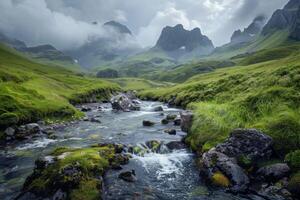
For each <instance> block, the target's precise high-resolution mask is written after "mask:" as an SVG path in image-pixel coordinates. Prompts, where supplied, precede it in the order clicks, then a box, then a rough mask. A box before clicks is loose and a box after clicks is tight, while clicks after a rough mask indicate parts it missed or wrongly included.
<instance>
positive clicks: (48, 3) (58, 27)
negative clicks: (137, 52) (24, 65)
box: [0, 0, 288, 50]
mask: <svg viewBox="0 0 300 200" xmlns="http://www.w3.org/2000/svg"><path fill="white" fill-rule="evenodd" d="M287 1H288V0H272V1H262V0H169V1H165V0H152V1H146V0H130V1H126V2H125V1H123V0H110V1H107V0H106V1H104V0H85V1H81V0H2V1H0V8H1V13H0V31H1V32H3V33H5V34H7V35H8V36H10V37H13V38H17V39H19V40H22V41H25V42H26V43H27V44H28V45H30V46H33V45H39V44H52V45H53V46H55V47H56V48H58V49H62V50H68V49H74V48H78V47H80V46H82V45H84V44H85V43H87V42H90V41H91V38H92V39H94V38H111V37H112V35H114V34H111V32H108V31H107V30H105V29H103V27H102V24H103V23H105V22H107V21H110V20H115V21H118V22H120V23H122V24H125V25H126V26H128V28H129V29H130V30H131V31H132V32H133V33H134V36H133V37H134V38H135V39H132V38H126V39H125V40H124V41H125V42H124V41H119V42H117V43H116V44H115V46H120V45H122V48H123V47H124V46H128V45H129V46H131V45H133V46H139V45H140V46H143V47H149V46H154V45H155V43H156V41H157V39H158V37H159V35H160V32H161V30H162V28H163V27H165V26H167V25H169V26H173V25H176V24H183V25H184V27H185V28H186V29H193V28H195V27H199V28H200V29H201V31H202V33H203V34H205V35H207V36H208V37H209V38H210V39H211V40H212V41H213V43H214V44H215V45H216V46H220V45H222V44H225V43H227V42H228V41H229V39H230V36H231V34H232V33H233V31H234V30H236V29H243V28H245V27H246V26H248V25H249V24H250V23H251V21H252V20H253V19H254V18H255V17H256V16H257V15H262V14H263V15H265V16H267V17H270V16H271V14H272V13H273V12H274V11H275V10H276V9H278V8H281V7H283V6H284V4H286V3H287ZM16 13H17V14H16ZM94 21H97V22H98V25H93V24H92V22H94Z"/></svg>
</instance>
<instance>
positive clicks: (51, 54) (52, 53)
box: [22, 44, 75, 64]
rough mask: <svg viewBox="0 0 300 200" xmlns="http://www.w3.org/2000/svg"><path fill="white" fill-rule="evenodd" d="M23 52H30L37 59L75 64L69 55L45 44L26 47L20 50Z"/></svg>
mask: <svg viewBox="0 0 300 200" xmlns="http://www.w3.org/2000/svg"><path fill="white" fill-rule="evenodd" d="M22 51H23V52H26V53H29V54H32V57H34V58H38V59H47V60H52V61H62V62H68V63H72V64H75V61H74V59H73V58H71V57H70V56H67V55H65V54H64V53H63V52H61V51H59V50H57V49H56V48H55V47H53V46H51V45H49V44H46V45H39V46H35V47H27V48H25V49H23V50H22Z"/></svg>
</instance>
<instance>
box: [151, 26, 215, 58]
mask: <svg viewBox="0 0 300 200" xmlns="http://www.w3.org/2000/svg"><path fill="white" fill-rule="evenodd" d="M155 48H158V49H162V50H163V51H166V52H169V53H172V52H174V53H175V52H179V54H186V53H191V52H193V51H196V52H197V54H198V55H199V56H200V55H207V54H209V53H211V52H212V50H213V49H214V45H213V43H212V41H211V40H210V39H209V38H208V37H207V36H205V35H202V33H201V31H200V29H199V28H195V29H193V30H191V31H189V30H186V29H184V27H183V26H182V25H181V24H178V25H176V26H174V27H170V26H167V27H165V28H164V29H163V30H162V33H161V35H160V37H159V39H158V41H157V43H156V46H155Z"/></svg>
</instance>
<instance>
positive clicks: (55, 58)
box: [0, 33, 76, 65]
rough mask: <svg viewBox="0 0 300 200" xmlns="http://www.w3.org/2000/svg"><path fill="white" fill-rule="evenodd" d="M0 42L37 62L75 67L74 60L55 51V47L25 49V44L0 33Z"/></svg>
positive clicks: (44, 46)
mask: <svg viewBox="0 0 300 200" xmlns="http://www.w3.org/2000/svg"><path fill="white" fill-rule="evenodd" d="M0 42H2V43H4V44H6V45H8V46H10V47H12V48H14V49H16V50H18V51H20V52H23V53H25V54H26V55H27V56H29V57H31V58H34V59H39V60H47V61H50V62H61V64H66V65H75V64H76V62H75V60H74V59H73V58H72V57H70V56H67V55H66V54H64V53H63V52H62V51H59V50H57V49H56V48H55V47H53V46H51V45H49V44H47V45H39V46H35V47H27V45H26V44H25V42H23V41H20V40H17V39H12V38H10V37H8V36H6V35H4V34H3V33H0Z"/></svg>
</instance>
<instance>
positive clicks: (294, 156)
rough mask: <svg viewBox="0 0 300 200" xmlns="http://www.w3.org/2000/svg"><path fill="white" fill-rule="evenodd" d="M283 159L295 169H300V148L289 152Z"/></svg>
mask: <svg viewBox="0 0 300 200" xmlns="http://www.w3.org/2000/svg"><path fill="white" fill-rule="evenodd" d="M285 161H286V162H287V163H288V164H289V166H290V167H291V168H292V169H293V170H295V171H297V170H300V150H296V151H294V152H291V153H289V154H287V155H286V156H285Z"/></svg>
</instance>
